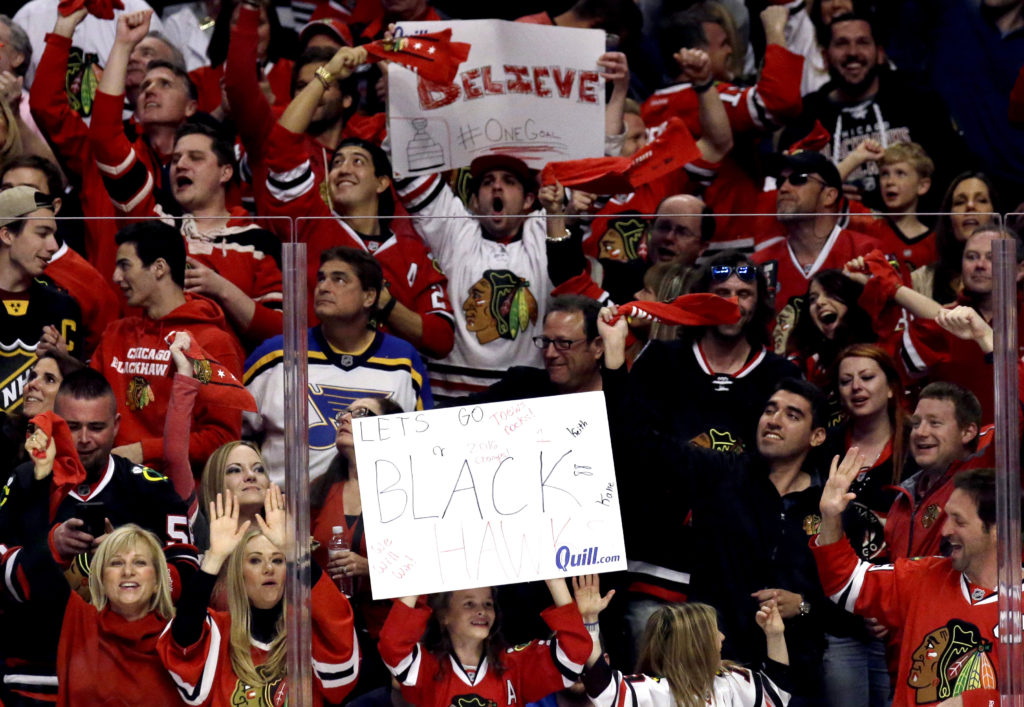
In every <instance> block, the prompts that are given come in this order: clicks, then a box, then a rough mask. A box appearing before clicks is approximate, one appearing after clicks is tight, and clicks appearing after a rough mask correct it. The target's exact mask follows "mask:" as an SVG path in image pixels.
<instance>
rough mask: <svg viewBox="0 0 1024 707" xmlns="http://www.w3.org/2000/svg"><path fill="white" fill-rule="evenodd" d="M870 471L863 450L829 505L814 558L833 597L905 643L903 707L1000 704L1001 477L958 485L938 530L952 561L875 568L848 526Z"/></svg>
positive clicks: (854, 454) (850, 460) (970, 476)
mask: <svg viewBox="0 0 1024 707" xmlns="http://www.w3.org/2000/svg"><path fill="white" fill-rule="evenodd" d="M863 463H864V457H863V455H860V454H859V453H858V450H857V448H856V447H854V448H852V449H850V450H849V452H848V453H847V455H846V457H845V458H844V459H843V461H842V462H841V463H838V462H833V465H832V473H831V475H830V476H829V480H828V483H827V484H826V485H825V489H824V491H823V493H822V496H821V530H820V533H819V535H818V536H817V538H815V539H812V540H811V549H812V551H813V552H814V557H815V559H816V560H817V564H818V573H819V575H820V577H821V581H822V585H823V586H824V587H825V591H826V592H827V593H828V595H829V596H830V598H831V599H832V601H834V602H836V603H837V604H839V605H841V606H843V607H844V608H845V609H847V610H848V611H852V612H854V613H856V614H859V615H861V616H864V617H870V618H873V619H876V620H877V621H878V622H879V623H880V624H881V625H882V626H885V627H886V628H888V629H889V630H890V631H898V632H899V633H900V635H901V640H900V644H899V645H900V649H899V661H898V667H897V670H896V694H895V697H894V699H893V705H897V706H898V707H918V706H920V705H934V704H943V705H950V706H952V705H956V706H957V707H962V706H964V705H966V706H968V707H970V706H972V705H989V704H993V702H991V701H990V700H992V699H993V698H994V699H995V700H998V695H999V693H998V689H997V688H998V682H999V678H1000V676H999V646H1000V641H999V638H998V637H997V636H996V631H997V629H998V624H999V594H998V589H997V580H998V567H999V560H998V554H997V549H998V542H997V534H996V488H995V476H996V473H995V470H994V469H990V468H984V469H972V470H970V471H963V472H961V473H959V474H957V475H956V476H955V477H953V478H952V480H951V484H950V487H951V490H950V493H949V495H948V498H947V499H946V500H945V501H944V505H943V518H942V519H941V522H940V521H938V520H937V521H936V523H935V524H936V527H938V528H940V529H941V533H942V536H943V538H944V539H945V540H946V543H947V544H948V546H949V548H950V553H949V556H948V557H921V558H917V559H901V560H896V561H895V563H894V564H889V565H871V564H869V563H867V562H865V561H864V560H860V559H858V558H857V554H856V552H855V551H854V549H853V547H851V545H850V543H849V542H847V541H846V540H845V538H844V536H843V525H842V522H843V521H842V513H843V511H844V510H845V509H846V507H847V505H848V504H849V502H850V501H851V500H852V499H851V497H852V496H853V495H854V494H851V493H849V489H850V484H851V482H852V481H853V480H854V478H856V476H857V475H858V474H859V473H860V472H861V467H862V465H863ZM947 700H948V701H947Z"/></svg>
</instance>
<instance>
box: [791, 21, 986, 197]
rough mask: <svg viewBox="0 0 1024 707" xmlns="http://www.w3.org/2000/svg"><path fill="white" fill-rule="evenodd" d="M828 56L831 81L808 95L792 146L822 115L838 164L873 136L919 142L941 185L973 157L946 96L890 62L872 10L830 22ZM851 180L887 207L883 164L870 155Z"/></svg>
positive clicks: (854, 189)
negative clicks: (924, 87)
mask: <svg viewBox="0 0 1024 707" xmlns="http://www.w3.org/2000/svg"><path fill="white" fill-rule="evenodd" d="M823 44H824V47H825V49H824V55H825V63H826V66H827V67H828V70H829V76H830V78H831V80H830V81H829V83H827V84H825V85H824V86H823V87H822V88H821V89H819V90H817V91H815V92H814V93H811V94H808V95H807V96H804V99H803V112H802V113H801V115H800V118H799V119H798V120H797V121H795V122H794V123H792V124H791V125H790V126H788V127H787V129H786V130H785V132H784V133H783V136H782V139H781V142H780V145H781V146H783V147H785V146H789V145H791V144H793V143H794V142H796V141H797V140H799V139H801V138H803V137H804V136H805V135H807V134H808V133H809V132H811V130H812V129H813V127H814V124H815V121H820V123H821V125H822V126H824V128H825V129H826V130H827V131H828V132H829V133H830V134H831V135H832V140H831V141H830V143H829V145H828V147H827V148H826V150H825V152H826V154H827V155H828V156H829V157H830V158H831V159H832V160H833V161H835V162H836V163H838V162H840V161H841V160H843V159H844V158H846V157H847V155H849V154H850V153H851V152H853V151H854V150H855V149H856V148H857V146H858V145H859V144H860V143H861V142H862V141H863V140H864V139H866V138H870V139H872V140H876V141H877V142H878V143H879V144H881V145H882V147H883V148H886V147H889V146H890V145H893V144H895V143H898V142H916V143H918V144H920V145H921V146H922V147H924V149H925V152H927V153H928V154H929V155H932V156H933V158H934V159H935V164H936V168H937V174H936V176H935V183H936V184H946V183H948V182H949V180H950V179H951V178H952V176H953V175H954V174H956V173H957V172H959V171H960V170H961V169H964V168H965V166H966V164H967V160H968V159H969V157H968V155H967V153H966V150H965V148H964V143H963V140H962V139H961V138H960V137H959V135H958V134H957V132H956V130H955V129H954V126H953V123H952V120H951V119H950V117H949V112H948V111H947V110H946V107H945V105H943V103H942V100H941V99H940V98H939V97H938V96H937V95H936V94H935V93H931V92H925V91H923V90H922V89H921V88H919V86H918V85H916V84H915V83H914V82H913V81H910V80H908V79H907V78H906V77H904V76H903V74H902V73H901V72H899V71H897V70H895V69H892V68H890V67H889V66H888V62H887V58H886V54H885V49H884V48H883V47H882V39H881V38H880V37H879V35H878V31H877V28H876V26H875V22H874V19H873V18H872V17H871V16H869V15H864V14H856V13H843V14H839V15H836V16H835V17H833V18H832V21H831V22H830V23H829V24H828V25H827V27H826V28H825V36H824V38H823ZM846 187H847V189H848V190H850V191H851V192H854V193H856V194H858V195H859V198H863V199H864V201H865V203H867V204H868V205H869V206H872V207H873V208H879V209H880V208H882V199H881V195H880V190H879V165H878V164H877V163H876V162H867V163H865V164H863V165H861V166H860V167H858V168H857V169H855V170H854V171H853V172H851V173H850V175H849V176H848V177H847V179H846Z"/></svg>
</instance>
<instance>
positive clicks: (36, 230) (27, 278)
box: [0, 186, 82, 412]
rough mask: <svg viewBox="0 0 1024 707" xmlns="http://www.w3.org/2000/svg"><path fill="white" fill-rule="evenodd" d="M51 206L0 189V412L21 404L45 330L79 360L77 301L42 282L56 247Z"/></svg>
mask: <svg viewBox="0 0 1024 707" xmlns="http://www.w3.org/2000/svg"><path fill="white" fill-rule="evenodd" d="M53 214H54V207H53V202H52V201H51V200H50V199H49V198H48V197H46V196H44V195H43V193H42V192H39V191H36V190H35V189H34V188H32V187H27V186H19V187H12V188H10V189H4V190H3V191H0V302H2V304H3V307H2V308H0V347H2V349H3V353H4V355H3V356H0V380H2V381H3V382H4V383H3V387H2V388H0V411H2V412H11V411H14V410H17V409H18V408H19V407H20V406H21V402H22V399H21V394H22V387H23V386H24V385H25V383H27V382H28V378H29V375H30V373H31V367H32V364H33V363H34V362H35V359H36V349H37V347H38V345H39V342H40V340H41V339H42V338H43V333H44V331H43V330H44V327H54V328H55V330H56V333H57V334H60V335H61V336H62V337H63V339H64V341H65V343H66V345H67V350H68V353H70V354H71V355H72V356H80V355H81V349H82V314H81V309H80V308H79V306H78V303H77V302H75V300H74V299H72V298H71V297H70V296H69V295H68V294H67V293H66V292H65V291H63V290H59V289H58V288H57V287H56V285H54V284H53V283H52V281H50V280H47V279H45V278H43V271H44V270H45V268H46V266H47V264H48V263H49V261H50V259H51V258H52V257H53V255H54V253H56V252H57V248H58V247H59V244H58V243H57V238H56V236H55V234H56V232H57V222H56V220H55V219H54V216H53Z"/></svg>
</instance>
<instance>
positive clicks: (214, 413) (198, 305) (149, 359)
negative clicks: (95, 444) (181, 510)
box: [89, 294, 243, 468]
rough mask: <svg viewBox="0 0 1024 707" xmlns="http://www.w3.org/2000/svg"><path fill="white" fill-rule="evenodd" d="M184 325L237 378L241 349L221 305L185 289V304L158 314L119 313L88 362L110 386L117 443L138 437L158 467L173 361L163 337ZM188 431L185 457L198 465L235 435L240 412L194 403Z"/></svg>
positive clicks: (149, 459)
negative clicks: (157, 316)
mask: <svg viewBox="0 0 1024 707" xmlns="http://www.w3.org/2000/svg"><path fill="white" fill-rule="evenodd" d="M182 330H185V331H188V332H189V333H190V334H191V336H192V340H193V341H195V342H196V343H198V344H199V345H200V346H201V347H202V348H203V350H205V351H206V352H207V353H208V354H209V356H210V358H212V359H213V360H215V361H217V362H219V363H220V364H222V365H223V366H224V367H225V368H227V369H228V370H229V371H231V372H232V373H233V374H235V376H236V377H237V378H238V379H239V380H241V378H242V360H243V355H242V349H241V347H240V346H239V345H238V340H237V339H235V337H234V336H232V335H231V334H228V333H227V332H228V331H229V329H228V324H227V322H226V321H225V320H224V314H223V313H222V312H221V309H220V307H218V306H217V304H216V303H214V302H213V301H211V300H208V299H206V298H205V297H201V296H199V295H192V294H186V295H185V304H183V305H181V306H180V307H178V308H177V309H175V310H174V311H172V312H170V313H169V314H167V315H166V316H164V317H162V318H161V319H150V318H149V317H146V316H145V315H143V316H133V317H125V318H124V319H118V320H117V321H115V322H113V323H112V324H111V325H110V326H108V327H107V330H106V331H105V332H103V338H102V339H101V341H100V345H99V346H98V347H97V348H96V352H95V353H94V354H93V357H92V359H91V360H90V361H89V365H90V366H92V367H93V368H94V369H96V370H97V371H99V372H100V373H102V374H103V375H104V377H105V378H106V379H107V380H108V381H109V382H110V385H111V387H113V389H114V396H115V397H116V398H117V411H118V412H119V413H120V414H121V429H120V430H119V431H118V433H117V439H116V440H115V443H116V444H118V445H122V444H131V443H133V442H141V443H142V456H143V463H144V464H146V465H147V466H153V467H155V468H159V467H161V466H162V465H163V458H164V451H163V448H164V440H163V434H164V417H165V416H166V414H167V404H168V401H169V400H170V398H171V385H172V377H173V375H174V364H173V363H172V361H171V356H170V351H169V350H168V348H167V343H166V341H165V340H164V339H165V337H166V336H167V335H168V334H169V333H170V332H172V331H182ZM193 419H194V424H193V426H192V432H191V434H190V435H189V460H190V461H191V462H192V465H193V468H195V467H196V466H198V467H200V468H201V467H202V465H203V464H205V463H206V459H207V458H208V457H209V456H210V455H211V454H212V453H213V451H214V450H215V449H217V447H219V446H221V445H222V444H225V443H226V442H230V441H231V440H234V439H238V438H239V436H240V434H241V431H242V413H241V412H240V411H239V410H237V409H232V408H228V407H222V406H219V405H206V404H197V405H196V409H195V413H194V418H193Z"/></svg>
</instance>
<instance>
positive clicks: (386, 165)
mask: <svg viewBox="0 0 1024 707" xmlns="http://www.w3.org/2000/svg"><path fill="white" fill-rule="evenodd" d="M343 147H358V148H361V149H363V150H366V151H367V152H368V153H369V154H370V159H371V160H372V161H373V176H375V177H387V178H388V179H390V180H391V181H394V179H395V177H394V175H393V174H392V172H391V160H390V159H388V153H386V152H385V151H384V150H383V149H381V147H380V146H379V145H375V144H374V143H372V142H370V141H369V140H364V139H363V138H361V137H347V138H344V139H343V140H342V141H341V142H339V143H338V147H337V148H335V150H334V153H333V154H332V155H331V162H330V165H328V171H330V169H331V167H333V165H334V156H335V155H337V154H338V152H339V151H341V148H343ZM394 213H395V199H394V197H393V196H392V194H391V187H390V186H389V187H388V188H387V189H385V190H384V191H383V192H382V193H380V194H378V195H377V214H378V215H379V216H381V217H390V216H393V215H394Z"/></svg>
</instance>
